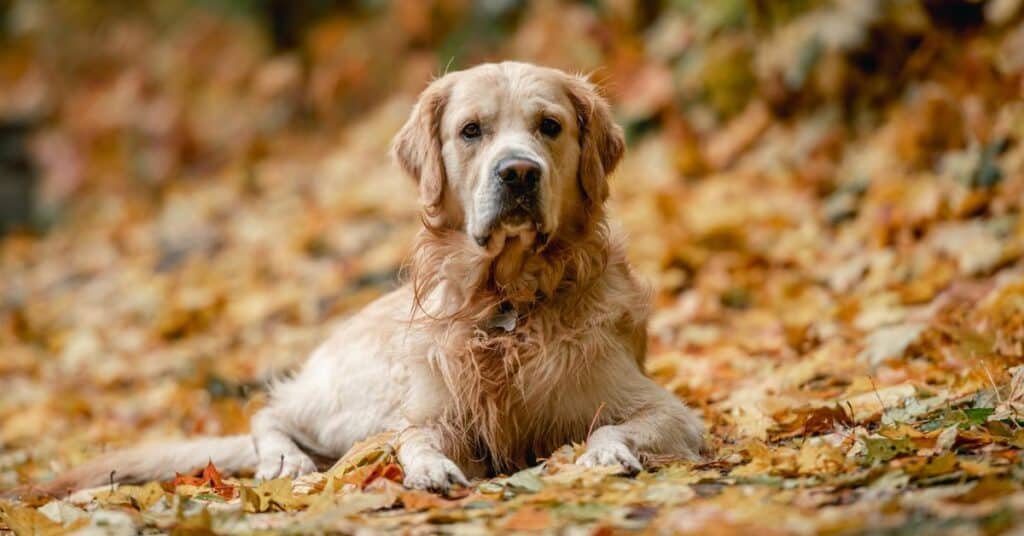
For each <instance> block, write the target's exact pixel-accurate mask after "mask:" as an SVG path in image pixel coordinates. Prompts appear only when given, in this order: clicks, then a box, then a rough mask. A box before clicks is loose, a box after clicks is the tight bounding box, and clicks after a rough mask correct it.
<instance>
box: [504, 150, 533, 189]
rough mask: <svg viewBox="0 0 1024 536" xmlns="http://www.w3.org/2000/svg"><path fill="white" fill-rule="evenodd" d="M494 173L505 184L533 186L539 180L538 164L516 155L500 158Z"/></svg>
mask: <svg viewBox="0 0 1024 536" xmlns="http://www.w3.org/2000/svg"><path fill="white" fill-rule="evenodd" d="M494 174H495V175H497V176H498V179H500V180H501V182H502V183H504V184H505V185H507V186H525V187H533V186H536V185H537V182H538V181H539V180H540V164H538V163H537V162H534V161H533V160H530V159H529V158H522V157H518V156H513V157H509V158H502V159H501V160H500V161H498V166H497V167H496V168H494Z"/></svg>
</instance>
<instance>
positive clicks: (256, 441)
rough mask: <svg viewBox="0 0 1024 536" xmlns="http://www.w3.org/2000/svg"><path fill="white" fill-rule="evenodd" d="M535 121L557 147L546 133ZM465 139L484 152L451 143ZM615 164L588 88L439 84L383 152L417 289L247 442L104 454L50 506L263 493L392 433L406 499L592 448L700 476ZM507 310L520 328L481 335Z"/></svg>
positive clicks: (494, 76)
mask: <svg viewBox="0 0 1024 536" xmlns="http://www.w3.org/2000/svg"><path fill="white" fill-rule="evenodd" d="M544 117H547V118H550V119H552V120H555V121H557V122H559V124H560V126H561V128H562V131H561V133H560V134H559V135H557V136H546V135H542V134H540V133H538V131H537V122H538V121H539V120H540V119H541V118H544ZM467 121H476V122H478V123H479V124H480V126H481V129H482V131H483V134H482V135H481V136H480V138H478V139H475V140H467V139H465V137H464V136H461V135H460V132H461V131H462V129H463V128H464V125H465V124H466V122H467ZM623 146H624V144H623V140H622V132H621V129H619V127H618V126H617V125H615V124H614V122H613V121H612V119H611V114H610V111H609V109H608V105H607V104H606V103H605V101H604V99H602V98H601V97H600V96H599V95H598V94H597V93H596V92H595V90H594V88H593V87H592V86H591V85H590V84H589V83H588V82H586V81H585V80H584V79H582V78H579V77H574V76H570V75H567V74H564V73H562V72H560V71H556V70H553V69H545V68H541V67H536V66H532V65H527V64H521V63H501V64H487V65H481V66H478V67H475V68H472V69H469V70H466V71H461V72H456V73H451V74H448V75H446V76H444V77H442V78H440V79H438V80H436V81H434V82H433V83H432V84H431V85H430V87H428V88H427V89H426V90H425V91H424V92H423V94H422V95H421V98H420V101H419V103H418V104H417V106H416V108H415V109H414V110H413V113H412V115H411V117H410V119H409V122H408V123H407V124H406V125H405V127H403V129H402V131H401V132H400V133H399V134H398V136H397V137H396V141H395V155H396V158H397V160H398V162H399V164H401V166H402V167H403V169H405V170H406V171H407V172H408V173H409V174H410V175H412V176H413V177H414V178H415V179H416V180H417V181H418V184H419V188H420V194H421V201H422V203H423V207H424V223H425V228H424V230H423V231H422V232H421V233H420V235H419V237H418V239H417V244H416V251H415V255H414V257H413V259H412V262H411V265H410V281H409V283H407V284H406V285H404V286H402V287H401V288H399V289H397V290H395V291H394V292H392V293H390V294H388V295H386V296H384V297H382V298H380V299H379V300H377V301H376V302H374V303H373V304H371V305H370V306H368V307H367V308H366V309H365V310H363V311H362V312H360V313H359V314H357V315H355V316H353V317H352V318H350V319H349V320H347V321H346V322H344V323H343V324H342V325H341V326H340V327H339V328H338V329H337V330H336V331H335V333H334V334H333V336H331V337H330V338H329V339H328V340H327V341H326V342H324V343H323V345H322V346H320V347H319V348H318V349H317V350H316V351H315V352H314V353H313V354H312V356H311V357H310V358H309V359H308V361H307V362H306V364H305V365H304V366H303V367H302V368H301V370H299V371H298V372H297V373H296V374H295V375H294V376H293V377H291V378H289V379H287V380H286V381H283V382H280V383H279V384H277V385H276V386H275V387H274V388H273V390H272V396H271V401H270V403H269V405H268V407H266V408H265V409H263V410H262V411H260V412H259V413H258V414H257V415H256V416H255V417H254V418H253V421H252V430H251V434H250V435H249V436H235V437H230V438H221V439H202V440H197V441H193V442H187V443H181V444H176V445H168V444H157V445H153V446H150V447H143V448H140V449H134V450H130V451H122V452H116V453H113V454H109V455H106V456H103V457H101V458H98V459H97V460H94V461H91V462H88V463H86V464H84V465H82V466H80V467H78V468H76V469H74V470H72V471H71V472H69V473H67V474H65V475H64V476H62V477H60V478H58V479H57V480H56V481H54V482H52V483H50V484H49V485H47V486H46V487H47V489H49V490H51V491H53V492H63V491H67V490H70V489H76V488H81V487H85V486H93V485H99V484H103V483H106V482H107V481H108V480H109V479H111V478H113V479H114V480H117V481H141V480H149V479H160V478H169V477H171V476H173V473H174V472H183V473H184V472H188V471H191V470H195V469H197V468H199V467H201V466H203V465H205V464H206V463H207V461H208V460H211V459H212V460H213V461H214V463H216V464H217V465H218V466H219V467H221V468H222V469H225V470H228V471H236V470H242V469H244V468H251V469H254V470H255V471H256V474H257V476H258V477H259V478H274V477H280V476H297V475H300V474H303V473H307V472H310V471H313V470H315V469H316V465H315V464H314V462H313V459H314V458H317V459H328V460H330V459H335V458H337V457H339V456H341V455H342V454H344V453H345V452H346V450H348V449H349V448H350V447H351V446H352V445H353V443H355V442H356V441H359V440H361V439H363V438H366V437H368V436H370V435H373V434H376V433H379V432H383V431H396V432H399V434H398V437H399V446H398V449H399V450H398V456H399V461H400V462H401V463H402V465H403V467H404V470H405V474H406V477H405V479H406V480H405V483H406V484H407V485H408V486H410V487H415V488H428V489H445V488H447V487H448V486H450V485H451V484H452V483H465V482H466V480H467V476H468V477H480V476H485V475H487V474H491V473H494V472H502V471H512V470H515V469H517V468H521V467H523V466H525V465H526V464H530V463H534V462H535V461H536V459H537V458H539V457H544V456H547V455H549V454H550V453H551V452H552V450H553V449H555V448H557V447H558V446H559V445H562V444H564V443H567V442H571V441H575V442H583V441H586V442H587V448H586V451H585V453H584V454H583V455H582V456H581V457H580V458H579V460H578V461H577V463H579V464H582V465H586V466H596V465H613V464H620V465H622V466H623V467H624V468H625V469H626V470H628V471H636V470H639V469H640V468H641V467H642V465H643V462H644V461H645V459H646V458H647V457H648V456H658V457H664V456H669V457H678V458H684V459H691V460H693V459H698V458H699V457H700V455H701V452H702V449H703V439H702V430H703V428H702V425H701V422H700V420H699V418H698V417H697V416H696V415H695V414H694V413H693V412H692V411H690V410H689V409H687V408H686V407H685V406H684V405H683V404H682V403H681V402H680V401H679V400H678V399H677V398H676V397H674V396H673V395H672V394H670V393H668V392H667V391H665V390H664V389H662V388H661V387H659V386H658V385H656V384H655V383H654V382H653V381H651V380H650V379H648V378H647V377H646V376H645V375H644V372H643V361H644V356H645V352H646V319H647V312H648V308H649V305H648V304H649V293H648V291H647V289H646V288H645V287H644V286H642V285H640V284H639V283H638V282H637V280H636V279H635V277H634V276H633V275H632V274H631V272H630V269H629V266H628V264H627V261H626V258H625V255H624V252H623V247H622V244H621V243H620V240H621V238H620V234H619V233H618V232H616V231H615V230H614V229H613V228H612V227H611V226H610V225H609V224H608V222H607V221H606V216H605V211H604V201H605V198H606V197H607V185H606V178H607V175H608V173H610V172H611V171H612V170H613V169H614V167H615V165H616V163H617V162H618V160H619V158H620V157H621V154H622V151H623ZM509 154H520V155H522V154H525V155H528V156H529V157H530V158H532V159H535V160H537V161H538V162H540V163H541V167H542V170H543V174H542V178H541V182H540V185H539V187H538V196H539V197H538V200H537V202H538V206H539V207H541V208H540V214H541V218H540V219H539V220H538V221H537V222H535V223H536V225H535V227H532V228H529V229H523V228H519V227H516V228H512V227H509V226H507V225H505V224H504V223H503V222H502V221H499V220H498V219H496V218H497V216H496V215H497V214H498V212H499V210H498V208H497V207H496V205H495V203H497V202H498V201H497V199H498V197H497V196H498V186H497V185H496V184H495V183H494V180H495V179H494V177H493V173H492V169H493V167H494V165H495V162H496V161H497V160H498V159H500V158H502V157H503V156H506V155H509ZM478 244H483V245H478ZM509 309H514V311H515V313H514V314H513V318H514V323H515V326H514V328H513V329H512V330H511V331H506V330H505V329H503V328H501V327H495V326H493V325H492V324H493V321H494V319H495V318H496V317H497V316H498V315H499V314H501V311H507V310H509ZM595 418H596V422H597V425H598V427H597V428H596V429H595V430H594V431H593V433H592V435H590V437H587V434H588V431H589V430H590V427H591V424H592V422H593V421H594V420H595Z"/></svg>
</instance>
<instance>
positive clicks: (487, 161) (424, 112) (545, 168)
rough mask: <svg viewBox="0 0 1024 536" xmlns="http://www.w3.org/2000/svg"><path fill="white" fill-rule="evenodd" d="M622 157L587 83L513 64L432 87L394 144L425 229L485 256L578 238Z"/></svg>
mask: <svg viewBox="0 0 1024 536" xmlns="http://www.w3.org/2000/svg"><path fill="white" fill-rule="evenodd" d="M623 149H624V142H623V136H622V129H621V128H619V126H618V125H616V124H615V123H614V121H613V120H612V116H611V112H610V110H609V107H608V104H607V102H606V101H605V100H604V99H603V98H602V97H601V96H600V95H598V93H597V92H596V90H595V88H594V86H593V85H592V84H590V83H589V82H587V81H586V80H585V79H583V78H581V77H576V76H572V75H568V74H566V73H563V72H562V71H558V70H555V69H549V68H544V67H537V66H534V65H529V64H524V63H512V62H506V63H500V64H485V65H480V66H477V67H474V68H472V69H467V70H465V71H459V72H454V73H450V74H447V75H445V76H444V77H442V78H439V79H437V80H435V81H434V82H433V83H431V84H430V86H429V87H427V89H426V90H424V91H423V93H422V94H421V95H420V97H419V101H418V102H417V104H416V106H415V108H414V109H413V112H412V115H411V116H410V117H409V120H408V121H407V122H406V124H405V126H403V127H402V129H401V131H400V132H399V133H398V135H397V136H396V138H395V143H394V154H395V157H396V159H397V160H398V163H399V164H400V165H401V166H402V168H403V169H404V170H405V171H406V172H407V173H408V174H409V175H411V176H412V177H413V178H415V179H416V180H417V181H418V183H419V189H420V200H421V203H422V205H423V208H424V212H425V216H426V218H425V220H426V222H427V224H428V225H431V226H434V227H445V228H449V229H457V230H461V231H464V232H465V234H466V235H467V238H468V239H471V240H473V241H474V242H476V244H478V245H479V246H480V247H482V248H485V249H486V250H487V251H488V253H490V254H492V255H497V254H499V253H500V252H501V251H502V250H503V249H504V248H505V247H506V245H507V244H508V243H510V242H511V241H519V243H520V246H532V245H543V244H544V243H545V242H546V241H547V240H548V239H549V238H550V237H552V236H557V235H559V234H571V233H573V232H579V231H581V230H583V229H585V228H586V227H587V226H588V225H589V224H590V221H591V219H592V218H593V217H594V216H595V215H596V214H600V213H601V210H602V205H603V203H604V201H605V199H606V198H607V196H608V187H607V182H606V181H607V175H608V174H609V173H610V172H611V171H612V170H613V169H614V168H615V166H616V164H617V163H618V161H619V159H620V158H621V156H622V152H623Z"/></svg>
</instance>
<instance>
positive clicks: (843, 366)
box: [0, 0, 1024, 534]
mask: <svg viewBox="0 0 1024 536" xmlns="http://www.w3.org/2000/svg"><path fill="white" fill-rule="evenodd" d="M292 4H293V3H289V2H275V1H272V0H266V1H251V2H191V1H187V0H174V1H168V2H151V3H146V5H135V3H119V2H113V3H108V2H35V1H30V0H12V1H7V2H3V1H0V14H2V15H0V24H2V25H3V26H2V29H0V212H3V214H4V215H3V217H0V226H2V227H3V228H4V229H5V230H6V234H5V235H4V237H3V239H2V242H0V490H6V489H9V488H12V487H14V486H16V485H19V484H24V483H27V482H33V481H41V480H45V479H47V478H50V477H52V476H53V475H54V474H55V473H56V472H59V471H60V470H63V469H65V468H68V467H71V466H74V465H76V464H78V463H81V462H82V461H83V460H85V459H88V458H90V457H92V456H95V455H96V454H98V453H100V452H101V451H103V450H105V449H106V448H109V447H117V446H127V445H134V444H137V443H138V442H141V441H147V440H158V439H168V438H181V437H185V436H194V435H215V434H227V433H239V432H244V431H246V430H247V429H248V417H249V416H250V415H252V413H253V412H254V411H255V410H256V409H258V408H259V407H260V406H261V404H262V401H263V400H264V397H265V386H266V385H267V382H268V381H269V380H270V379H271V378H273V377H275V376H276V375H279V374H282V373H284V372H285V371H287V370H288V369H289V368H290V367H293V366H294V365H296V364H297V363H299V362H300V361H301V360H302V359H303V358H304V357H305V355H306V354H307V353H308V352H309V351H310V350H311V349H312V348H313V347H314V346H315V345H316V344H317V343H318V342H319V341H321V340H323V338H324V337H325V335H326V334H327V333H328V331H329V330H330V328H331V326H332V324H333V323H335V322H336V321H337V320H339V319H340V318H342V317H343V316H344V315H345V314H347V313H349V312H351V311H353V310H354V309H355V308H357V307H359V306H361V305H363V304H365V303H367V302H368V301H369V300H371V299H373V298H375V297H377V296H379V295H381V293H383V292H385V291H386V290H387V289H389V288H392V286H393V285H394V284H395V282H396V281H398V280H399V278H400V273H399V272H400V267H401V264H402V261H403V259H404V258H405V256H406V255H407V253H408V246H409V244H410V241H411V236H412V234H413V233H414V232H415V230H416V229H417V227H418V225H419V215H418V209H417V207H416V204H415V199H416V196H415V192H414V188H413V187H412V185H411V184H409V183H408V180H407V179H406V178H405V177H403V176H402V175H401V173H400V172H399V171H398V170H397V169H396V167H395V166H394V165H393V164H392V163H391V162H389V160H388V157H387V149H388V144H389V142H390V139H391V136H392V135H393V134H394V132H395V131H396V130H397V129H398V127H399V126H400V125H401V123H402V121H403V120H404V118H405V116H406V114H407V113H408V111H409V109H410V106H411V103H412V98H413V97H414V96H415V94H416V92H417V91H418V90H420V89H421V88H422V87H424V85H425V83H426V81H427V80H429V78H430V77H431V76H432V75H433V74H436V73H439V72H442V71H443V70H445V69H457V68H461V67H464V66H467V65H472V64H473V63H475V62H478V61H484V60H493V59H505V58H515V59H521V60H527V61H534V62H538V63H543V64H547V65H553V66H556V67H560V68H564V69H568V70H572V71H581V72H587V73H591V77H592V79H594V80H595V81H596V82H598V83H599V84H600V85H601V86H602V87H603V88H604V90H605V92H606V94H607V95H608V97H609V98H610V99H611V101H612V102H613V103H614V106H615V111H616V119H617V120H618V121H619V122H620V124H622V125H623V127H624V128H625V130H626V132H627V136H628V141H629V150H628V153H627V157H626V159H625V160H624V162H623V163H622V165H621V166H620V167H619V169H618V171H617V172H616V174H615V176H614V177H613V178H612V182H611V190H612V199H611V212H612V213H613V214H614V215H615V217H616V218H617V219H618V220H620V221H621V222H622V225H623V227H624V228H625V230H626V231H627V232H628V234H629V235H630V241H629V253H630V257H631V260H632V261H633V262H634V264H635V265H636V267H637V269H638V271H639V272H640V273H641V274H642V275H643V276H644V277H645V278H647V279H649V280H650V281H651V282H652V284H653V285H654V287H655V309H654V314H653V317H652V320H651V324H650V340H649V348H650V353H649V357H648V360H647V368H648V372H649V374H650V375H651V376H652V377H654V378H655V379H657V380H658V381H659V382H660V383H661V384H663V385H665V386H666V387H667V388H668V389H670V390H671V391H673V392H674V393H676V394H677V395H678V396H679V397H681V398H682V399H684V400H686V401H687V402H688V403H689V404H690V405H692V406H694V407H696V408H698V409H699V410H700V411H701V412H702V414H703V416H704V418H705V420H706V422H707V423H708V425H709V436H710V441H711V443H712V445H713V446H714V448H715V454H714V456H713V457H712V458H711V459H709V460H707V462H706V463H701V464H679V463H666V464H664V465H662V466H661V467H660V468H659V469H658V470H656V471H651V472H644V473H641V474H640V475H638V476H636V477H626V476H622V475H618V474H616V471H615V470H614V469H608V470H604V469H601V470H584V469H582V468H579V467H576V466H575V465H573V464H572V460H573V457H574V455H575V453H576V451H578V449H579V447H580V446H579V445H567V446H565V447H563V448H562V449H561V450H559V451H558V452H556V453H554V454H553V455H552V457H551V458H550V459H549V460H548V461H546V462H545V463H544V464H543V465H541V466H538V467H534V468H531V469H527V470H525V471H523V472H520V473H516V474H513V475H502V476H500V477H497V478H494V479H491V480H486V481H479V482H474V484H473V486H472V487H471V488H468V489H459V490H456V491H455V492H453V493H452V494H451V495H450V496H445V497H442V496H438V495H433V494H427V493H422V492H412V491H408V490H405V489H403V488H402V487H401V485H400V482H401V468H400V466H399V465H398V464H397V463H396V460H395V458H394V445H393V444H392V443H391V438H389V437H377V438H371V439H370V440H368V441H367V442H365V443H364V444H361V445H358V446H357V447H356V448H355V449H353V451H352V452H350V453H349V454H348V455H346V457H345V458H343V459H342V460H339V461H338V463H337V464H335V465H334V467H333V468H332V469H330V470H329V471H326V472H324V473H315V474H313V475H309V476H307V477H303V478H300V479H297V480H294V481H292V480H287V479H283V480H272V481H267V482H256V481H253V480H252V479H249V478H246V475H221V474H219V472H218V471H217V469H216V468H215V467H213V466H212V465H211V466H210V467H207V468H206V470H204V471H203V472H202V473H201V474H199V475H181V476H179V477H178V478H177V479H175V480H174V481H172V482H164V483H149V484H145V485H141V486H114V487H111V486H105V487H103V488H99V489H96V490H89V491H86V492H83V493H80V494H77V495H74V496H72V497H70V498H69V499H68V500H59V501H58V500H53V499H52V498H49V497H45V496H32V495H31V494H29V495H26V496H24V497H22V498H21V499H19V500H15V499H10V500H2V499H0V531H2V530H4V529H10V530H13V531H15V532H17V533H34V532H38V533H47V534H49V533H59V532H62V531H69V530H75V529H80V528H85V527H89V526H93V527H105V528H110V527H118V530H123V531H126V532H128V533H134V532H136V531H143V530H164V531H173V530H178V531H201V530H214V531H218V532H236V533H250V532H253V531H259V530H290V531H293V532H300V533H306V532H323V531H338V532H352V531H354V530H356V529H357V528H359V527H370V528H372V529H378V530H396V529H405V528H411V527H419V526H421V525H422V524H434V525H435V526H434V527H433V528H435V529H437V530H451V531H458V530H467V531H472V530H490V531H508V530H544V529H552V530H554V529H558V528H565V527H584V528H586V529H588V530H593V531H596V532H599V533H602V534H603V533H611V532H616V531H621V530H649V531H652V532H656V533H670V532H680V533H694V534H719V533H721V534H730V533H740V532H743V533H748V534H775V533H778V534H783V533H861V532H882V531H892V532H908V533H922V534H934V533H941V532H964V533H978V532H984V533H1002V532H1007V531H1010V530H1013V529H1016V530H1020V527H1021V526H1022V525H1024V489H1022V486H1021V484H1020V482H1021V477H1022V476H1024V461H1022V458H1021V454H1020V453H1021V449H1024V428H1022V425H1024V418H1022V416H1021V415H1020V412H1021V411H1024V367H1022V365H1024V216H1022V212H1021V211H1022V206H1024V101H1022V97H1024V2H1021V1H1020V0H987V1H974V0H944V1H939V0H899V1H897V0H893V1H886V0H834V1H826V0H782V1H776V2H764V1H756V0H722V1H715V2H698V1H689V0H674V1H664V2H641V1H630V0H622V1H619V0H616V1H595V2H580V3H572V2H554V1H543V0H542V1H536V2H517V1H510V2H503V1H490V0H482V1H479V2H469V1H462V0H438V1H419V0H396V1H394V2H370V1H365V2H351V3H346V5H345V6H342V7H337V6H332V5H327V4H330V3H326V2H324V3H320V2H308V3H295V4H296V5H292ZM322 4H323V5H322ZM26 196H27V197H26ZM28 198H31V204H30V205H27V204H26V201H25V199H28ZM4 203H7V204H6V205H5V204H4ZM15 204H16V205H15ZM26 207H30V210H28V209H26ZM15 208H17V210H15ZM368 388H372V386H368Z"/></svg>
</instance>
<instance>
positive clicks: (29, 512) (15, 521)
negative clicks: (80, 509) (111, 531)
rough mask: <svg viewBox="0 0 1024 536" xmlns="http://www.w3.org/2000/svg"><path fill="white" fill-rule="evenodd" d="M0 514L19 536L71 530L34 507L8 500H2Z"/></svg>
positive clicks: (37, 535)
mask: <svg viewBox="0 0 1024 536" xmlns="http://www.w3.org/2000/svg"><path fill="white" fill-rule="evenodd" d="M0 514H2V519H3V521H4V523H6V524H7V527H8V528H9V529H11V530H12V531H14V533H15V534H17V535H18V536H22V535H25V536H44V535H48V534H64V533H65V532H67V531H68V530H69V529H66V528H65V527H64V526H63V525H61V524H60V523H57V522H55V521H53V520H52V519H50V518H48V517H46V516H45V515H44V514H42V513H41V512H39V511H38V510H36V509H34V508H25V507H22V506H15V505H13V504H11V503H8V502H0ZM83 521H84V520H83Z"/></svg>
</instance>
